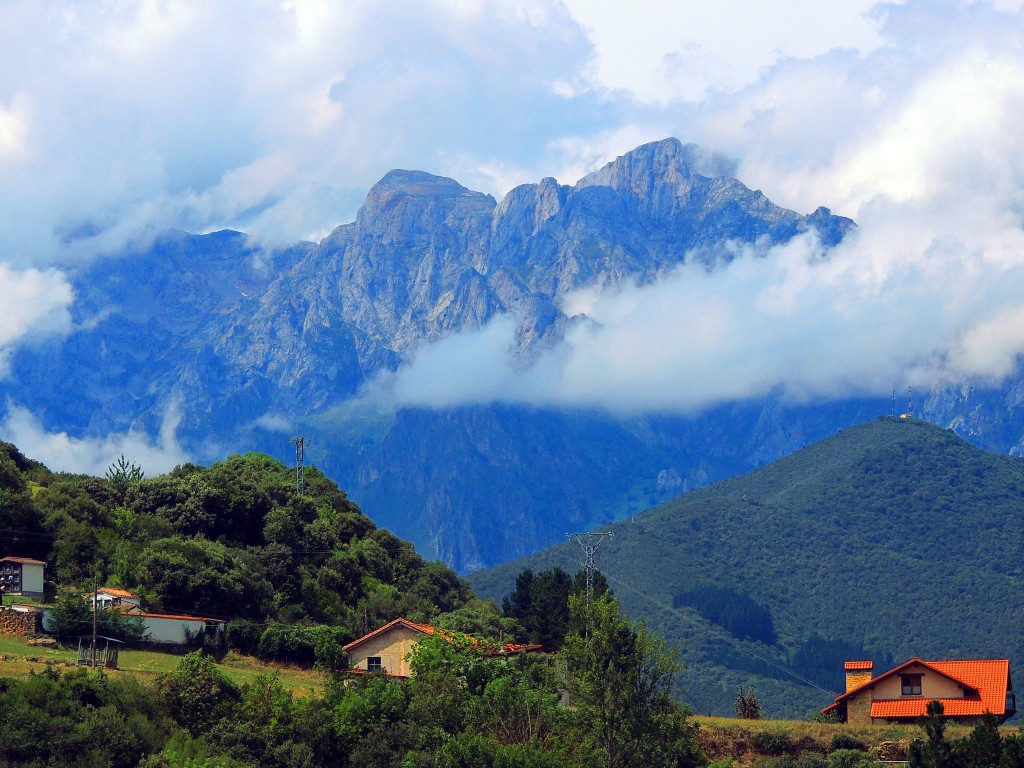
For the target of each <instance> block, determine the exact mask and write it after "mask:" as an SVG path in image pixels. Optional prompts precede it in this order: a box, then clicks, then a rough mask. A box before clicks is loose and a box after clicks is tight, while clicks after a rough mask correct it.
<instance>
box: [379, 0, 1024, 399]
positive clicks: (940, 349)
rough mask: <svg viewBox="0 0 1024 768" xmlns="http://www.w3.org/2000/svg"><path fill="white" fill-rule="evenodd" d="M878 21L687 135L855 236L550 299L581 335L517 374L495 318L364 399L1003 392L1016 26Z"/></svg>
mask: <svg viewBox="0 0 1024 768" xmlns="http://www.w3.org/2000/svg"><path fill="white" fill-rule="evenodd" d="M875 13H876V16H877V18H878V20H879V23H880V30H881V34H882V38H883V44H882V45H880V46H879V47H878V48H877V49H876V50H875V51H873V52H872V53H870V54H869V55H866V56H864V55H860V54H858V53H856V52H854V51H842V50H840V51H833V52H830V53H828V54H825V55H822V56H820V57H818V58H815V59H813V60H804V61H795V60H792V61H791V60H787V61H782V62H780V63H778V64H777V65H775V66H774V67H772V68H771V69H770V70H768V71H766V72H765V73H764V74H763V76H762V77H761V78H760V79H759V81H758V82H757V83H755V84H752V85H750V86H749V87H747V88H745V89H743V90H742V91H740V92H738V93H735V94H732V95H730V96H728V97H722V98H719V99H714V100H711V101H709V102H708V103H707V104H705V105H704V109H703V110H702V111H701V112H700V113H699V114H697V115H695V116H694V118H693V121H692V124H693V125H694V126H695V129H696V132H697V133H698V134H700V133H703V134H706V135H707V136H708V137H709V138H710V137H711V136H714V137H716V138H717V139H718V141H719V146H723V145H724V146H725V147H726V148H727V149H732V150H734V151H737V152H738V154H739V156H740V157H741V167H740V172H739V174H738V175H739V176H740V178H742V179H744V180H745V181H748V183H750V182H752V186H762V187H763V188H765V189H766V190H768V194H769V197H773V198H778V199H780V200H781V202H783V203H784V204H788V205H790V206H792V207H794V208H796V209H798V210H804V211H807V210H811V209H813V208H814V207H816V206H817V205H819V204H822V203H826V204H829V205H831V206H833V209H834V210H836V211H837V212H839V213H842V214H844V215H849V216H852V217H853V218H854V219H855V220H856V221H857V222H858V224H859V230H858V231H857V233H856V234H854V235H852V236H851V237H848V238H847V240H846V241H844V242H843V243H842V244H841V245H840V246H839V247H838V248H836V249H835V250H833V251H832V252H830V253H827V254H826V253H824V252H823V251H822V249H821V247H820V245H819V244H818V243H817V242H815V240H814V239H813V238H812V237H810V236H805V237H802V238H799V239H797V240H795V241H793V242H792V243H790V244H788V245H786V246H783V247H780V248H776V249H774V250H773V251H772V252H770V253H769V254H767V256H765V257H763V258H762V257H759V256H757V255H755V254H754V253H752V252H745V251H742V250H741V251H740V252H739V253H738V255H737V258H736V259H735V260H734V261H732V262H731V263H729V264H723V265H720V266H719V268H718V269H717V270H715V271H714V272H712V273H710V274H707V273H705V272H704V271H703V270H702V269H699V268H689V267H682V268H680V269H678V270H676V271H675V272H674V273H672V274H671V275H669V276H667V277H666V278H665V279H663V280H660V281H659V282H657V283H655V284H653V285H645V286H636V285H625V286H614V287H605V288H595V289H591V290H589V291H585V292H581V293H577V294H574V295H570V296H564V297H561V298H562V304H563V308H564V309H565V310H566V311H567V313H568V314H570V315H572V314H576V313H578V312H582V313H585V314H586V316H587V317H588V318H590V320H591V321H592V322H587V323H579V324H577V325H576V326H575V327H574V328H573V329H572V330H571V331H570V332H569V333H568V334H567V336H566V338H565V340H564V342H563V343H562V344H561V345H559V346H558V347H557V348H556V349H555V350H553V351H551V352H549V353H547V354H545V355H544V356H542V357H541V358H540V359H539V360H538V361H536V363H535V364H533V365H532V366H530V367H528V368H526V369H523V368H522V367H521V366H518V365H517V364H516V362H515V361H514V360H512V359H511V357H510V353H509V351H508V350H509V349H510V348H511V346H512V335H513V332H514V331H513V328H514V322H513V321H512V320H511V319H509V318H503V319H500V320H498V321H496V322H495V323H493V324H492V326H491V327H489V328H486V329H484V330H482V331H479V332H475V333H473V334H463V335H462V336H460V337H455V338H452V339H447V340H445V341H443V342H441V343H440V344H437V345H435V346H432V347H427V348H424V349H422V350H420V351H419V353H418V354H417V355H416V357H415V358H414V359H413V360H412V361H411V363H410V364H409V365H408V366H407V367H406V368H404V369H403V370H401V371H399V373H398V374H397V375H395V376H394V377H393V379H392V378H391V377H388V378H386V379H385V380H382V381H379V382H376V383H375V385H374V386H375V387H376V390H375V392H376V393H379V392H387V393H388V397H391V398H393V400H394V402H395V403H396V404H397V405H400V406H401V405H433V406H442V405H454V404H458V403H461V402H492V401H506V402H520V403H530V404H535V405H553V406H578V407H598V408H605V409H609V410H612V411H645V410H670V411H680V410H681V411H686V412H690V411H694V410H699V409H700V408H703V407H706V406H708V405H711V404H714V403H719V402H727V401H730V400H737V399H745V398H751V397H759V396H763V395H766V394H769V393H777V394H778V393H781V394H784V395H786V396H788V397H790V398H793V399H797V400H802V399H806V398H809V397H825V398H828V397H844V396H850V395H858V394H873V393H874V394H881V393H886V392H888V391H889V390H890V389H891V388H892V387H893V386H897V387H900V388H902V386H904V385H906V384H914V385H917V386H934V385H941V384H944V383H948V382H953V381H959V380H963V379H965V378H971V379H972V380H973V381H974V382H975V383H979V384H996V383H998V382H1000V381H1001V380H1003V379H1004V378H1005V377H1006V376H1008V375H1010V374H1011V373H1013V372H1014V371H1015V370H1017V364H1018V362H1019V359H1020V356H1021V355H1022V353H1024V330H1022V329H1024V326H1022V323H1021V321H1022V320H1024V231H1022V222H1024V135H1022V134H1021V133H1020V131H1019V130H1018V129H1017V125H1018V123H1019V120H1020V116H1021V115H1024V45H1022V34H1021V30H1024V17H1022V15H1021V13H1020V11H1019V9H1018V10H1016V11H1015V12H1012V13H1011V12H1006V11H999V10H996V9H994V8H993V7H992V6H990V5H987V4H962V3H951V2H941V3H927V4H926V3H908V4H906V5H902V6H886V7H880V8H879V9H877V10H876V12H875ZM582 151H585V150H582ZM776 190H777V193H776ZM375 396H380V395H379V394H376V395H375Z"/></svg>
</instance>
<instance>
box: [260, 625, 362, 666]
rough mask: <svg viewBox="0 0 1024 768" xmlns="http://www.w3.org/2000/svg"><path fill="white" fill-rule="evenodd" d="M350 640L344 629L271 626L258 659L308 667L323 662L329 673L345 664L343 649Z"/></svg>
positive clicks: (264, 635) (261, 643) (261, 642)
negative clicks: (329, 670) (330, 670)
mask: <svg viewBox="0 0 1024 768" xmlns="http://www.w3.org/2000/svg"><path fill="white" fill-rule="evenodd" d="M348 639H349V634H348V632H346V631H345V630H344V629H343V628H342V627H328V626H317V627H295V626H287V625H284V624H271V625H270V626H269V627H267V630H266V631H265V632H264V633H263V636H262V637H261V638H260V642H259V645H258V646H257V655H258V656H259V657H260V658H261V659H265V660H268V661H279V662H284V663H289V664H301V665H304V666H312V665H313V664H315V663H317V662H319V663H321V664H323V665H324V666H326V667H327V668H328V669H338V668H339V667H340V666H341V665H343V664H344V652H343V651H342V650H341V648H342V646H343V645H344V644H345V643H346V642H347V640H348Z"/></svg>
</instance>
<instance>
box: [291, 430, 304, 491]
mask: <svg viewBox="0 0 1024 768" xmlns="http://www.w3.org/2000/svg"><path fill="white" fill-rule="evenodd" d="M291 443H292V445H294V446H295V492H296V493H298V494H303V493H305V492H306V482H305V480H304V478H303V477H302V470H303V458H304V454H305V449H306V438H304V437H293V438H292V440H291Z"/></svg>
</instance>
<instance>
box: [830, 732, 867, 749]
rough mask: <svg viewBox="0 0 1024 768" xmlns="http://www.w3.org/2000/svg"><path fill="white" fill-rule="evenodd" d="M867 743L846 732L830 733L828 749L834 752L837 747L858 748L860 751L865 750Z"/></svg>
mask: <svg viewBox="0 0 1024 768" xmlns="http://www.w3.org/2000/svg"><path fill="white" fill-rule="evenodd" d="M867 748H868V747H867V745H866V744H865V743H864V742H863V741H861V740H860V739H858V738H857V737H856V736H851V735H850V734H848V733H836V734H833V735H832V741H830V742H829V745H828V751H829V752H835V751H836V750H837V749H859V750H860V751H861V752H863V751H865V750H867Z"/></svg>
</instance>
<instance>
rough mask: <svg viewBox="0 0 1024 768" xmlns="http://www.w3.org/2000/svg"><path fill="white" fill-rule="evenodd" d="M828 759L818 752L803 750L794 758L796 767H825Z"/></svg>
mask: <svg viewBox="0 0 1024 768" xmlns="http://www.w3.org/2000/svg"><path fill="white" fill-rule="evenodd" d="M827 765H828V761H827V760H826V759H825V756H824V755H823V754H821V753H820V752H804V753H803V754H802V755H800V757H798V758H797V760H796V768H826V766H827Z"/></svg>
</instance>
